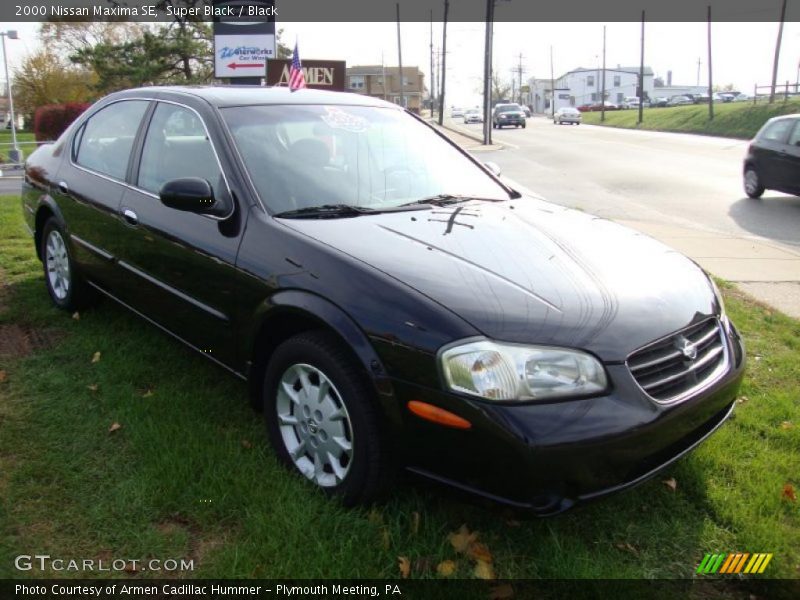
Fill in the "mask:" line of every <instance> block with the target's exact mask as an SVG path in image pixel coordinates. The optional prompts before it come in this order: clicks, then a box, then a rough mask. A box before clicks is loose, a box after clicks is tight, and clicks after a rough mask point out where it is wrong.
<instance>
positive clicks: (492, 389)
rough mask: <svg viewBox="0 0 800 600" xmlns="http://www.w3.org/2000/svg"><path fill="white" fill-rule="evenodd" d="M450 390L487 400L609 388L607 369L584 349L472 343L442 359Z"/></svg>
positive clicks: (545, 397) (575, 393)
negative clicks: (582, 350) (583, 350)
mask: <svg viewBox="0 0 800 600" xmlns="http://www.w3.org/2000/svg"><path fill="white" fill-rule="evenodd" d="M440 361H441V365H442V372H443V374H444V378H445V383H446V384H447V387H448V388H450V389H451V390H452V391H454V392H462V393H465V394H470V395H473V396H478V397H480V398H484V399H486V400H517V401H526V400H550V399H553V398H565V397H569V396H587V395H591V394H597V393H599V392H602V391H604V390H605V389H606V388H607V387H608V380H607V379H606V372H605V369H604V368H603V365H601V364H600V362H599V361H598V360H597V359H596V358H594V357H593V356H591V355H589V354H586V353H585V352H581V351H579V350H569V349H566V348H553V347H548V346H523V345H517V344H500V343H496V342H490V341H478V342H468V343H466V344H463V345H461V346H455V347H452V348H448V349H447V350H445V351H444V352H442V353H441V355H440Z"/></svg>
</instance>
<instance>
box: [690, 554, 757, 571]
mask: <svg viewBox="0 0 800 600" xmlns="http://www.w3.org/2000/svg"><path fill="white" fill-rule="evenodd" d="M771 560H772V553H769V554H767V553H756V554H750V553H749V552H734V553H731V554H706V555H705V556H704V557H703V560H702V562H701V563H700V564H699V565H698V567H697V573H700V574H703V575H711V574H714V573H725V574H731V573H763V572H764V569H766V568H767V565H768V564H769V561H771Z"/></svg>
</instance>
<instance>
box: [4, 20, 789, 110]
mask: <svg viewBox="0 0 800 600" xmlns="http://www.w3.org/2000/svg"><path fill="white" fill-rule="evenodd" d="M604 25H605V26H606V66H608V67H609V68H613V67H616V66H617V65H622V66H627V67H629V66H637V65H638V64H639V53H640V37H641V29H640V24H639V23H606V24H603V23H503V22H498V23H495V26H494V60H493V63H494V69H495V72H497V73H499V75H500V76H501V77H503V78H506V79H508V80H510V79H511V78H512V77H516V75H515V74H513V73H512V69H513V68H516V67H517V66H518V64H519V54H520V53H522V55H523V57H522V64H523V68H524V74H523V81H524V80H525V79H527V78H529V77H532V76H535V77H539V78H549V77H550V47H551V46H552V48H553V63H554V71H555V76H556V77H559V75H561V74H563V73H564V72H566V71H569V70H571V69H575V68H578V67H584V68H597V66H598V64H599V63H600V61H601V60H602V58H601V54H602V47H603V26H604ZM278 27H279V28H282V29H283V31H284V37H283V41H284V42H285V43H286V44H288V45H289V46H293V45H294V42H295V39H296V40H297V41H298V43H299V47H300V55H301V58H304V59H314V58H317V59H331V60H345V61H346V62H347V64H348V65H357V64H361V65H363V64H380V63H381V60H382V59H383V61H384V63H385V64H386V65H387V66H389V65H396V64H397V24H396V23H386V22H384V23H278ZM0 29H2V30H4V31H5V30H8V29H17V30H18V31H19V36H20V39H19V40H7V41H6V46H7V49H8V55H9V67H10V68H12V69H13V68H15V67H18V66H19V65H20V63H21V61H22V60H23V58H24V56H25V55H26V54H28V53H30V52H34V51H35V50H36V49H37V48H38V39H37V30H38V24H36V23H0ZM400 31H401V40H402V52H403V65H404V66H418V67H419V68H420V69H421V70H422V71H423V72H424V73H425V81H426V85H428V84H429V81H430V80H429V71H430V34H431V30H430V24H429V23H401V26H400ZM447 31H448V35H447V51H448V52H447V76H446V82H447V104H448V105H459V106H471V105H476V104H479V103H480V99H481V93H480V90H481V79H482V75H483V55H484V35H485V26H484V24H483V23H450V24H448V30H447ZM777 31H778V23H713V24H712V31H711V35H712V64H713V76H714V83H715V84H719V85H725V84H729V83H730V84H733V86H734V88H736V89H738V90H739V91H743V92H746V93H752V92H753V85H754V84H756V83H757V84H759V85H769V84H770V81H771V79H772V63H773V57H774V52H775V41H776V36H777ZM433 35H434V40H433V43H434V48H436V47H440V46H441V43H442V24H441V23H436V22H434V24H433ZM698 58H699V59H700V60H701V67H700V85H706V84H707V83H708V67H707V37H706V23H704V22H703V23H647V24H646V25H645V65H647V66H650V67H652V69H653V70H654V72H655V74H656V75H657V76H661V77H663V78H664V79H665V80H666V75H667V71H668V70H671V71H672V82H673V84H674V85H696V84H697V80H698V77H697V74H698V68H697V61H698ZM799 63H800V23H797V22H789V23H786V24H785V26H784V31H783V41H782V44H781V57H780V63H779V71H778V82H779V83H785V82H786V81H787V80H788V81H790V82H791V83H795V81H796V79H797V77H798V64H799Z"/></svg>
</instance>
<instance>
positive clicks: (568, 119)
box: [556, 116, 581, 123]
mask: <svg viewBox="0 0 800 600" xmlns="http://www.w3.org/2000/svg"><path fill="white" fill-rule="evenodd" d="M556 120H557V121H560V122H561V123H580V122H581V118H580V117H579V116H577V117H556Z"/></svg>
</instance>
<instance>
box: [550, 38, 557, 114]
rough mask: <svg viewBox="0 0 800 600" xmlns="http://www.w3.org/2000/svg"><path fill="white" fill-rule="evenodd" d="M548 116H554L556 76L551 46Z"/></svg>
mask: <svg viewBox="0 0 800 600" xmlns="http://www.w3.org/2000/svg"><path fill="white" fill-rule="evenodd" d="M550 116H551V117H553V118H555V116H556V74H555V70H554V69H553V46H552V45H551V46H550Z"/></svg>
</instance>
